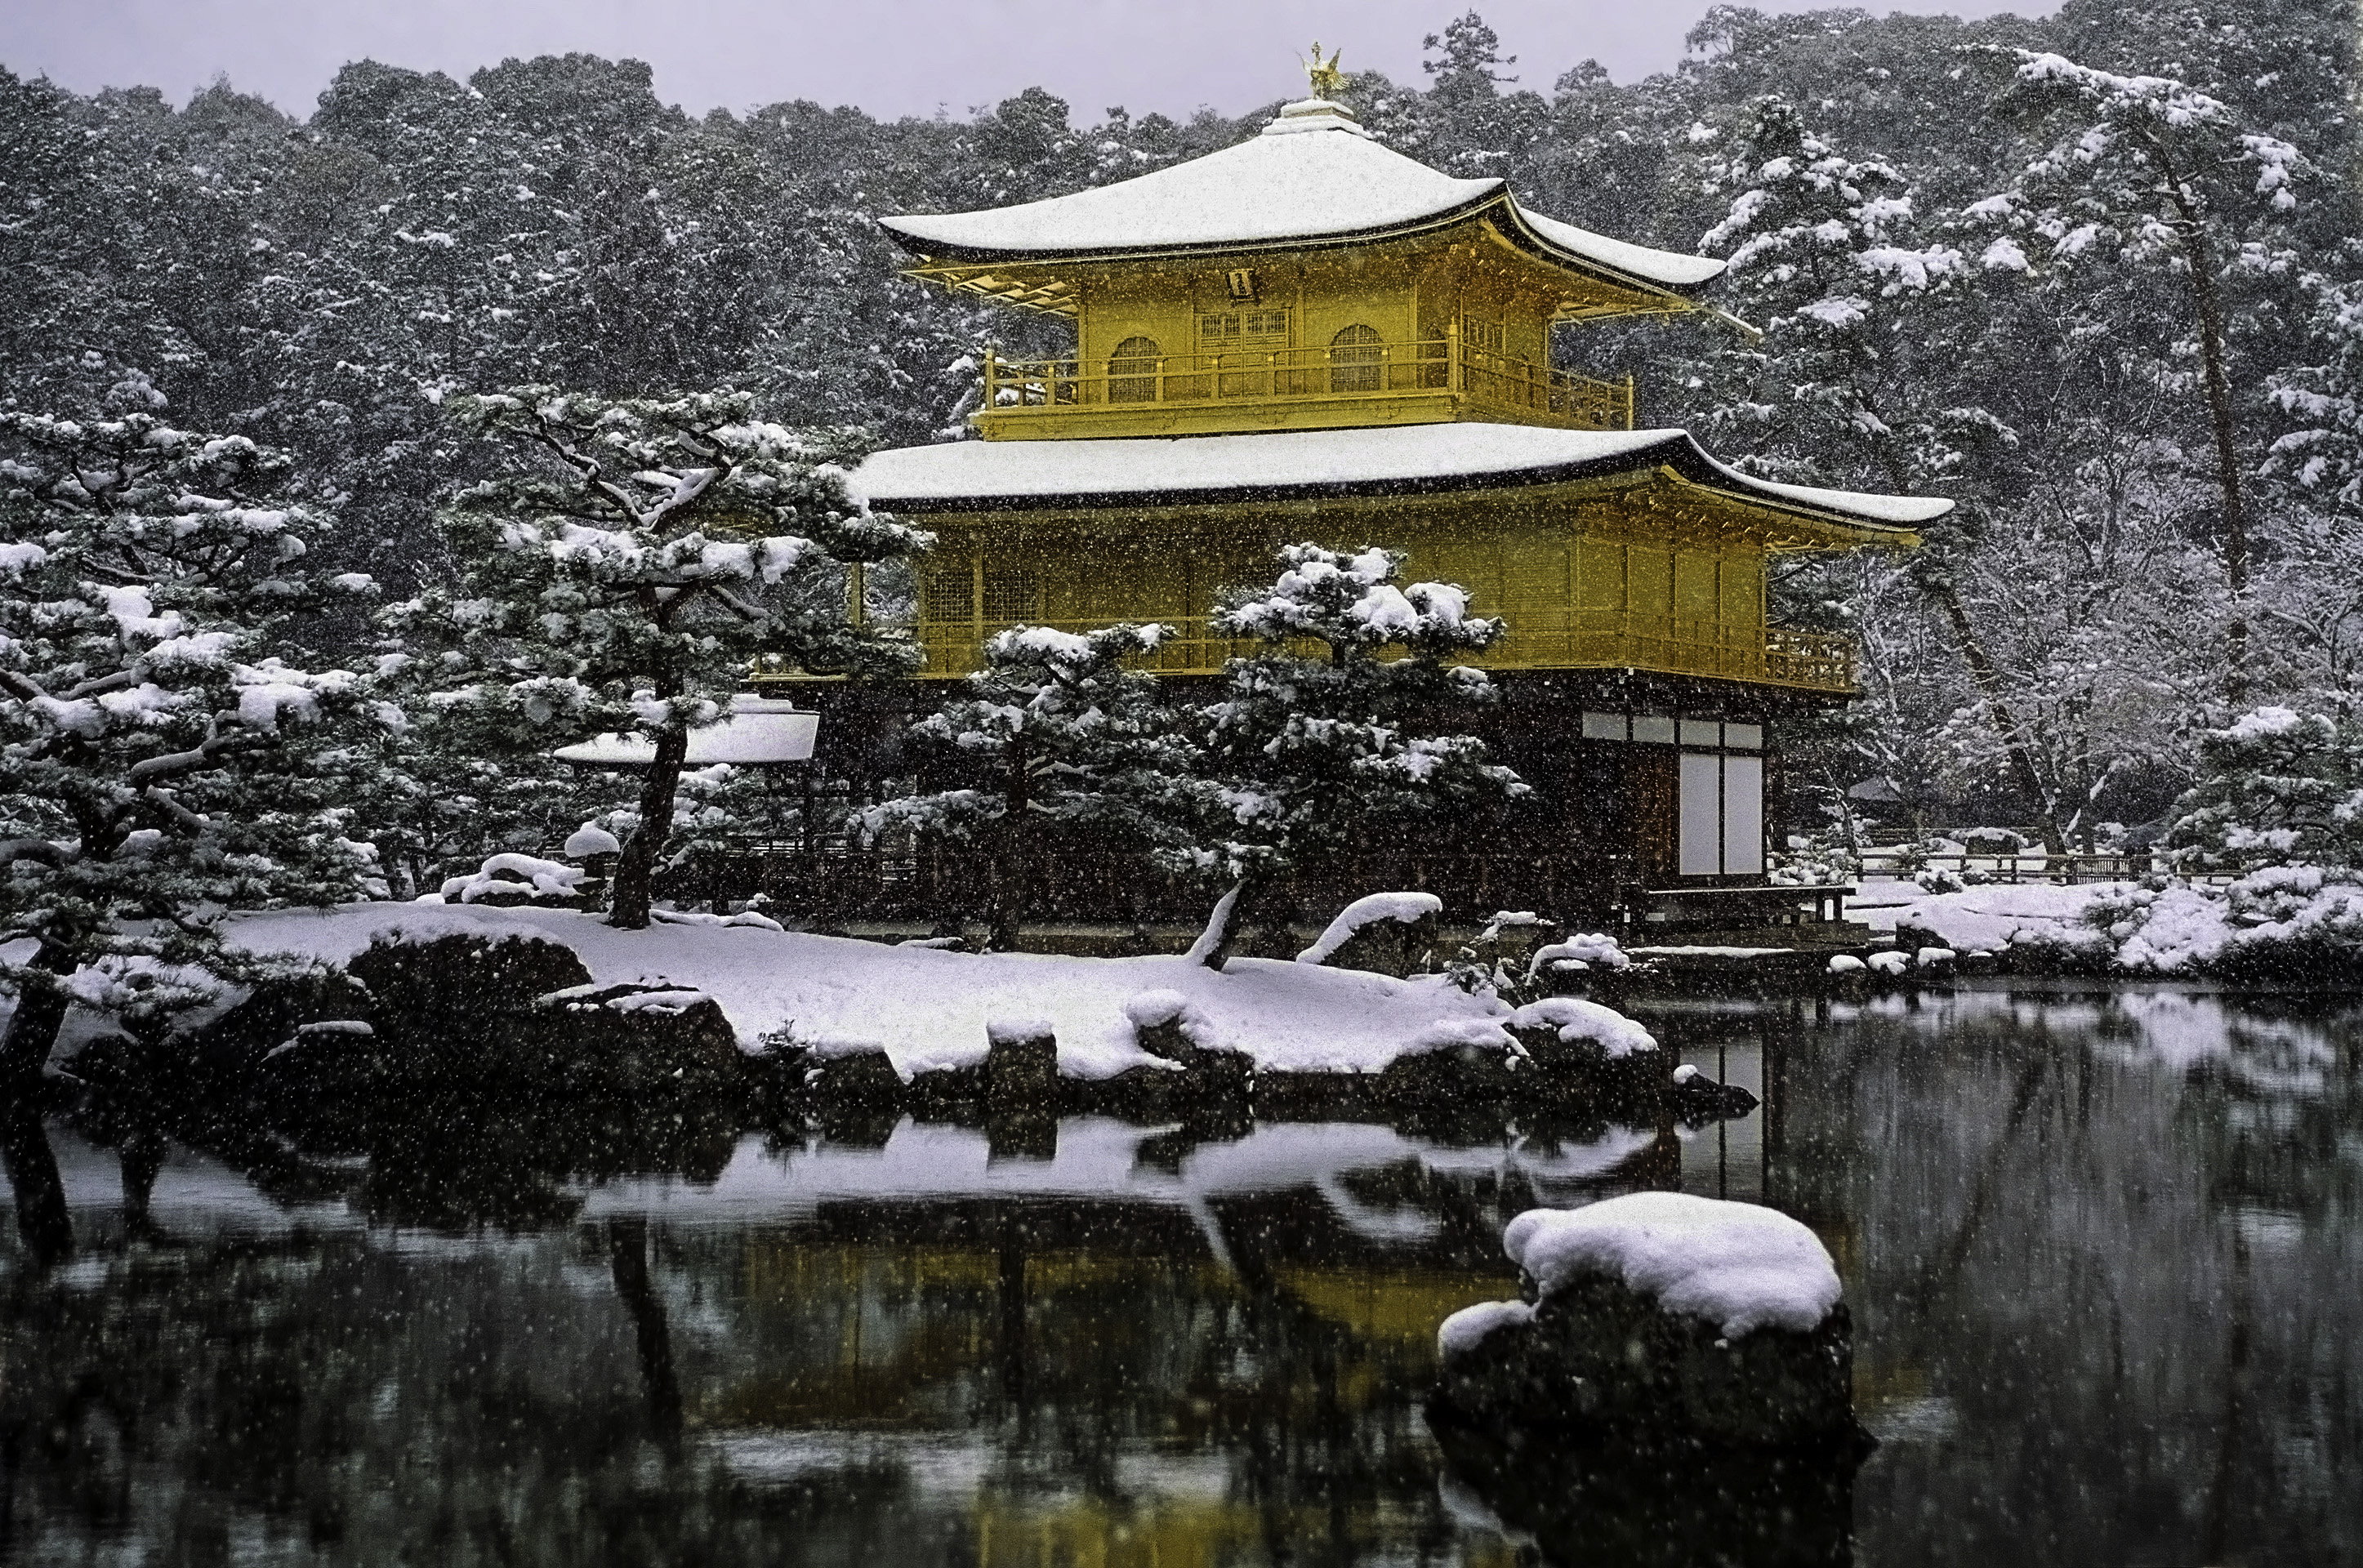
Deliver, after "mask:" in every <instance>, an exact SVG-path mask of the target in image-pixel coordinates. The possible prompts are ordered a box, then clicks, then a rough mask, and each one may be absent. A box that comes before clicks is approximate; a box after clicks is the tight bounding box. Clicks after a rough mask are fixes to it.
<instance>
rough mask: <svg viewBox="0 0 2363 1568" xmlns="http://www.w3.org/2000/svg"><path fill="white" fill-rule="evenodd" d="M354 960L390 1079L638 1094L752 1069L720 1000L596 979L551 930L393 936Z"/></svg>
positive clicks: (382, 1070)
mask: <svg viewBox="0 0 2363 1568" xmlns="http://www.w3.org/2000/svg"><path fill="white" fill-rule="evenodd" d="M348 969H349V973H350V974H351V975H352V976H353V977H354V978H356V979H358V980H360V981H361V983H362V984H363V985H365V986H366V987H368V988H369V993H370V997H371V1007H370V1022H371V1024H372V1026H373V1028H374V1031H375V1036H374V1042H373V1044H372V1055H373V1060H374V1063H375V1072H376V1074H377V1076H378V1077H379V1078H380V1079H381V1080H382V1081H388V1082H395V1083H418V1084H433V1085H436V1086H438V1087H442V1088H455V1089H460V1090H474V1089H484V1090H494V1089H506V1088H513V1087H529V1088H535V1089H547V1090H550V1091H557V1092H565V1093H593V1094H606V1093H616V1094H638V1093H641V1092H644V1091H647V1090H650V1089H664V1090H669V1091H670V1090H682V1091H695V1090H700V1089H706V1088H716V1087H720V1086H722V1085H723V1084H725V1083H727V1082H730V1081H735V1079H736V1077H737V1076H738V1074H739V1072H740V1071H741V1066H740V1057H739V1054H738V1044H737V1041H736V1039H735V1037H734V1035H733V1033H732V1031H731V1029H730V1025H729V1021H727V1019H725V1018H724V1017H723V1015H722V1010H721V1009H720V1007H719V1006H718V1005H717V1004H716V1003H715V1002H714V1000H713V999H711V998H709V997H706V996H704V994H703V993H700V992H695V991H690V990H683V989H680V988H671V987H668V986H665V985H663V984H661V983H657V984H652V985H646V984H635V985H625V986H606V987H600V986H596V985H594V984H593V983H592V979H591V972H590V970H588V969H587V968H585V967H584V966H583V964H582V959H581V958H580V957H578V956H577V955H575V954H574V952H573V951H572V950H571V949H570V948H568V947H566V946H565V945H564V944H560V943H557V942H551V941H549V940H547V939H545V938H541V937H538V936H526V935H515V934H510V935H499V936H489V937H488V936H476V935H470V934H452V935H448V936H438V937H436V938H433V939H432V940H429V941H426V942H406V941H403V940H400V939H398V938H392V937H382V938H380V939H379V940H378V941H377V942H375V943H372V944H371V945H370V947H369V949H368V950H367V951H366V952H364V953H362V954H361V955H360V956H358V957H356V958H355V959H354V960H353V961H352V963H351V964H350V965H349V966H348Z"/></svg>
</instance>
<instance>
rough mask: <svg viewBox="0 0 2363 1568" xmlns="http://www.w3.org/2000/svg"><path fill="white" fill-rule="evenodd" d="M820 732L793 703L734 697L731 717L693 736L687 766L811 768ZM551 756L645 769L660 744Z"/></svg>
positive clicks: (600, 744) (606, 741)
mask: <svg viewBox="0 0 2363 1568" xmlns="http://www.w3.org/2000/svg"><path fill="white" fill-rule="evenodd" d="M819 731H820V715H819V714H818V713H815V712H810V711H808V710H803V709H799V708H798V707H797V706H796V705H795V704H794V703H793V702H782V701H774V700H772V699H770V698H764V697H746V696H739V697H733V698H732V699H731V700H730V712H728V713H727V714H726V715H725V716H723V717H722V718H719V719H716V721H715V722H714V723H710V724H706V725H704V726H703V727H701V728H698V729H694V730H692V731H690V732H689V757H688V766H689V767H713V766H714V765H715V764H716V763H717V762H727V763H730V764H732V765H733V766H735V767H764V766H767V765H769V764H772V763H780V762H809V761H811V760H812V754H813V740H814V737H815V735H816V734H818V733H819ZM550 755H551V756H555V757H557V758H558V760H559V761H560V762H576V763H581V764H582V765H584V766H586V767H624V768H630V767H647V766H648V765H649V763H651V762H653V761H655V760H656V755H657V743H656V742H654V741H652V740H649V738H648V737H647V736H645V735H623V734H612V733H611V734H604V735H600V736H597V737H596V738H594V739H592V740H587V741H584V742H582V744H580V745H562V746H560V747H559V748H558V749H557V750H556V751H554V752H552V753H551V754H550Z"/></svg>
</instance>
